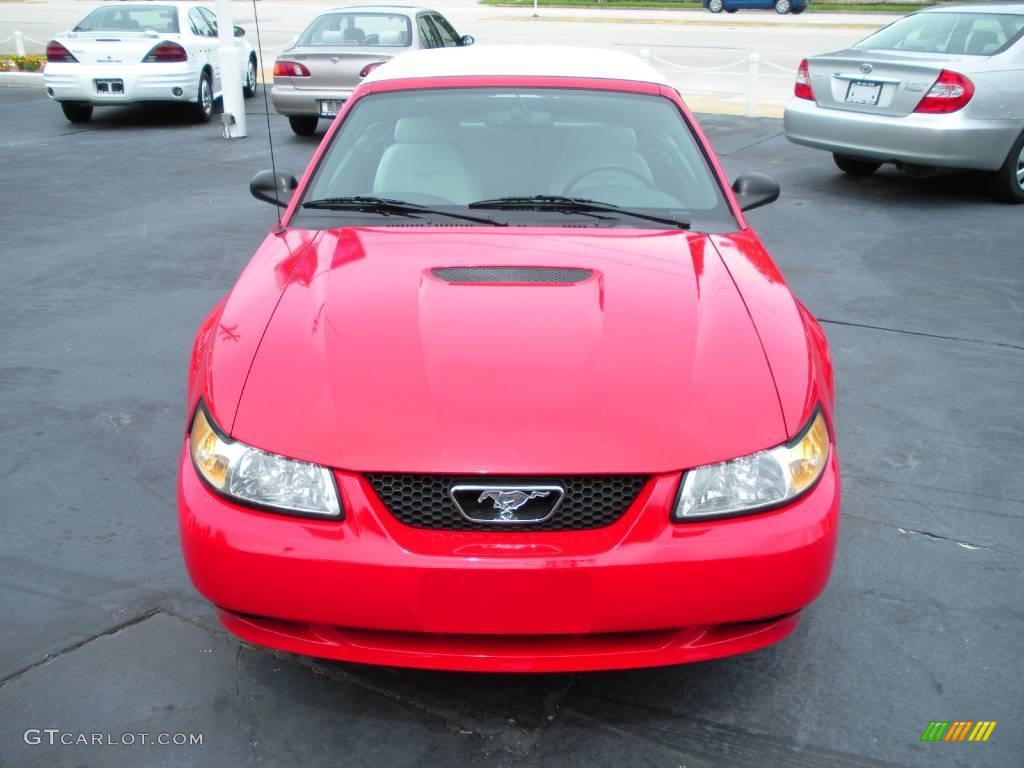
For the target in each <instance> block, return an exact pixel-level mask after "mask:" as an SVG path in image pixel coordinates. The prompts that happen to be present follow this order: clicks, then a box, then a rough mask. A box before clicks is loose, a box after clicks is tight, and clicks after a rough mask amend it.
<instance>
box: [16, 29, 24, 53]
mask: <svg viewBox="0 0 1024 768" xmlns="http://www.w3.org/2000/svg"><path fill="white" fill-rule="evenodd" d="M14 50H15V51H16V52H17V54H18V55H19V56H24V55H25V36H24V35H23V34H21V32H20V31H18V30H15V31H14Z"/></svg>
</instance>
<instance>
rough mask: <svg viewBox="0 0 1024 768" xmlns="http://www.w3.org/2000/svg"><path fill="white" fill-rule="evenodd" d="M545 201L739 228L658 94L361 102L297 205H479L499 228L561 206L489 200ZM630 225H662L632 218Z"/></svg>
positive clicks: (542, 91) (405, 97) (480, 92)
mask: <svg viewBox="0 0 1024 768" xmlns="http://www.w3.org/2000/svg"><path fill="white" fill-rule="evenodd" d="M553 195H557V196H565V197H573V198H584V199H586V200H589V201H593V202H596V203H600V204H606V205H609V206H620V207H623V208H629V209H633V210H642V211H645V212H647V213H651V214H661V215H662V216H667V217H669V218H673V219H680V220H685V221H687V222H688V223H689V224H691V226H692V227H693V228H694V229H697V228H699V227H701V226H714V227H721V228H724V229H729V228H735V220H734V219H733V218H732V216H731V213H730V212H729V210H728V207H727V206H726V204H725V200H724V197H723V195H722V193H721V190H720V188H719V186H718V183H717V182H716V179H715V177H714V175H713V174H712V172H711V170H710V168H709V166H708V164H707V160H706V158H705V157H704V154H703V153H702V151H701V149H700V146H699V145H698V143H697V141H696V138H695V137H694V135H693V132H692V131H691V130H690V127H689V126H688V125H687V123H686V121H685V120H684V118H683V115H682V114H681V113H680V112H679V110H678V108H677V107H676V106H675V104H673V103H672V102H671V101H669V100H668V99H666V98H663V97H661V96H648V95H644V94H636V93H624V92H614V91H599V90H589V89H588V90H584V89H555V88H513V87H500V88H499V87H495V88H458V89H455V88H452V89H423V90H416V91H401V92H393V93H382V94H371V95H368V96H365V97H363V98H361V99H360V100H359V101H358V102H357V103H356V104H355V105H353V108H352V111H351V112H349V113H348V115H347V116H346V118H345V123H344V125H342V126H341V130H340V131H339V132H338V133H337V134H336V136H335V138H334V140H333V142H332V143H331V145H330V146H329V147H328V149H327V151H326V153H325V154H324V157H323V159H322V160H321V162H320V165H319V167H318V168H317V170H316V173H315V175H314V176H313V179H312V181H311V183H310V186H309V188H308V189H307V191H306V194H305V197H304V198H303V200H304V201H305V202H306V203H309V202H310V201H315V200H323V199H327V198H341V197H352V196H375V197H379V198H388V199H390V200H400V201H405V202H409V203H416V204H420V205H425V206H431V207H433V208H438V209H440V208H443V207H446V206H447V208H446V210H459V211H462V212H464V213H468V212H469V210H468V209H467V206H469V205H470V204H471V203H475V202H481V201H485V200H486V201H488V202H489V203H491V205H490V208H491V209H492V212H493V213H494V216H495V218H498V219H500V220H501V221H503V222H507V223H509V224H512V225H520V226H525V225H531V224H534V225H541V226H552V225H555V226H557V225H558V224H559V223H561V222H560V220H559V217H561V220H562V221H564V220H565V218H566V215H567V214H566V212H565V211H566V209H567V208H568V207H569V206H564V205H551V204H550V201H548V203H547V204H548V205H549V207H550V208H559V209H560V210H530V208H531V207H533V206H532V205H531V203H530V202H529V201H527V202H526V203H524V202H523V201H522V200H520V201H519V205H518V206H517V207H516V210H515V211H514V212H512V211H510V210H507V209H501V208H502V206H501V205H500V204H498V205H495V204H494V201H496V200H500V199H502V198H534V197H538V196H553ZM542 202H543V201H542ZM539 206H540V203H538V207H539ZM606 213H607V212H605V211H602V214H606ZM304 215H306V214H304ZM317 215H326V214H323V213H318V214H317ZM346 215H348V216H352V215H355V214H351V213H349V214H346ZM575 215H576V216H577V217H578V216H579V214H578V212H577V213H576V214H575ZM702 221H703V222H704V224H703V225H702V224H701V222H702ZM373 223H374V224H383V225H387V224H390V223H396V224H398V223H403V222H401V221H395V222H390V221H374V222H373ZM404 223H408V222H404ZM570 223H573V224H575V225H578V224H579V223H580V222H576V221H573V222H570ZM586 223H587V224H589V225H591V226H623V225H624V220H623V217H617V216H614V215H612V214H608V215H601V216H600V217H597V216H591V217H589V220H588V221H587V222H586ZM303 224H304V225H309V224H310V222H309V221H304V222H303ZM629 225H630V226H651V227H657V226H659V225H658V224H657V223H656V222H654V221H648V222H644V221H640V220H638V219H636V217H633V218H632V219H630V220H629ZM661 226H662V227H663V226H664V225H663V224H662V225H661Z"/></svg>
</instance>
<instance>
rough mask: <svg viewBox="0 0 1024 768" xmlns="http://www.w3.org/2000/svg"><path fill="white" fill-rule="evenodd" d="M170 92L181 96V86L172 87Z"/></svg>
mask: <svg viewBox="0 0 1024 768" xmlns="http://www.w3.org/2000/svg"><path fill="white" fill-rule="evenodd" d="M171 93H173V94H174V95H175V96H181V94H183V93H184V91H183V90H181V88H172V89H171Z"/></svg>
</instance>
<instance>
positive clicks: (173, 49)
mask: <svg viewBox="0 0 1024 768" xmlns="http://www.w3.org/2000/svg"><path fill="white" fill-rule="evenodd" d="M142 61H143V62H148V63H152V62H158V63H160V64H166V63H168V62H173V61H188V53H187V52H186V51H185V49H184V48H182V47H181V46H180V45H178V44H177V43H172V42H165V43H157V44H156V45H154V46H153V47H152V48H151V49H150V51H149V53H147V54H146V57H145V58H144V59H143V60H142Z"/></svg>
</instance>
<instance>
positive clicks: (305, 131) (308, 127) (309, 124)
mask: <svg viewBox="0 0 1024 768" xmlns="http://www.w3.org/2000/svg"><path fill="white" fill-rule="evenodd" d="M319 122H320V118H319V117H309V116H307V115H292V116H291V117H289V118H288V125H290V126H291V127H292V131H294V132H295V135H296V136H312V135H313V134H314V133H316V126H317V124H318V123H319Z"/></svg>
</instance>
